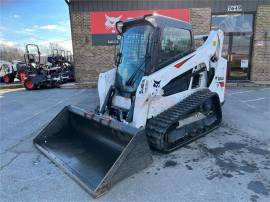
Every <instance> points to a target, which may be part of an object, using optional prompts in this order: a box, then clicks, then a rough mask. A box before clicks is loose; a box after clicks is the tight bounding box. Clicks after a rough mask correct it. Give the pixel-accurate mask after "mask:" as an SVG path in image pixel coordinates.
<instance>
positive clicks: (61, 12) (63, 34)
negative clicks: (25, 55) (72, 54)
mask: <svg viewBox="0 0 270 202" xmlns="http://www.w3.org/2000/svg"><path fill="white" fill-rule="evenodd" d="M50 42H54V43H57V44H59V45H60V46H62V47H63V48H65V49H67V50H71V51H72V42H71V32H70V21H69V12H68V6H67V4H66V3H65V1H64V0H0V46H1V45H2V46H3V45H6V46H11V47H18V48H22V49H24V46H25V44H27V43H35V44H37V45H39V46H41V47H42V46H43V47H46V46H48V45H49V43H50Z"/></svg>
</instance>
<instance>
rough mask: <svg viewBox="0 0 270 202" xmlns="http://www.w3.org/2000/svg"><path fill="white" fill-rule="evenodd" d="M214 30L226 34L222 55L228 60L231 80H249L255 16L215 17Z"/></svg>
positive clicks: (228, 74) (228, 75)
mask: <svg viewBox="0 0 270 202" xmlns="http://www.w3.org/2000/svg"><path fill="white" fill-rule="evenodd" d="M212 29H222V30H223V31H224V33H225V38H224V44H223V52H222V55H223V57H224V58H226V59H227V60H228V72H227V78H228V79H229V80H249V78H250V77H249V76H250V68H251V46H252V36H253V14H233V15H232V14H230V15H229V14H228V15H213V16H212Z"/></svg>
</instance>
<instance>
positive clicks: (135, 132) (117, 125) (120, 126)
mask: <svg viewBox="0 0 270 202" xmlns="http://www.w3.org/2000/svg"><path fill="white" fill-rule="evenodd" d="M65 110H68V111H69V112H72V113H74V114H77V115H80V116H83V117H85V118H87V119H90V120H94V121H95V122H97V123H99V124H102V125H104V126H105V127H111V128H112V129H114V130H121V131H123V133H127V134H129V135H131V137H130V141H129V142H128V144H127V145H126V146H125V147H124V149H123V151H122V152H121V154H120V155H119V156H118V157H117V159H116V160H115V162H114V163H113V165H112V166H111V167H110V169H109V170H108V171H107V173H106V174H105V176H104V177H103V178H102V180H101V181H100V183H99V184H98V185H97V186H96V188H95V189H91V188H90V187H89V186H88V185H87V184H86V183H85V182H83V180H81V179H80V177H78V175H76V174H77V173H76V171H73V170H72V168H71V167H70V166H68V165H66V163H65V162H64V161H62V160H61V159H60V158H58V157H57V156H56V155H55V154H54V153H53V152H50V151H49V150H48V149H47V148H46V146H44V147H43V146H42V142H41V141H40V140H39V139H38V138H39V137H41V136H46V135H45V134H43V131H44V130H45V129H46V128H47V127H50V125H51V124H52V123H53V122H54V121H57V118H58V115H59V114H61V113H63V112H64V111H65ZM144 134H145V132H144V130H142V129H137V128H135V127H132V126H129V125H127V124H124V123H121V122H118V121H116V120H110V121H108V120H107V118H106V117H103V116H100V115H97V114H94V113H92V112H87V111H86V110H83V109H81V108H78V107H76V106H72V105H68V106H66V107H64V108H63V109H62V110H61V111H60V112H59V113H58V114H57V115H56V116H55V117H54V118H53V119H52V120H51V121H49V122H47V124H45V125H44V126H43V127H42V128H41V129H39V130H38V131H36V132H34V136H35V138H34V139H33V144H34V146H35V147H36V148H37V149H38V150H39V151H40V152H41V153H43V154H44V155H45V156H46V157H47V158H48V159H49V160H51V161H52V162H53V163H54V164H55V165H56V166H58V167H59V168H60V169H61V170H62V171H63V172H64V173H65V174H67V175H68V176H69V177H71V178H72V179H73V180H74V181H75V182H76V183H78V184H79V185H80V186H81V187H82V188H83V189H84V190H85V191H86V192H87V193H90V194H91V195H92V196H93V197H94V198H97V197H100V196H102V195H103V194H105V193H106V192H107V191H108V189H107V188H106V187H105V189H103V186H102V185H103V183H105V185H108V186H109V187H111V185H112V184H110V179H111V178H112V177H113V175H114V174H115V173H116V172H117V169H118V167H119V166H120V165H121V163H123V162H124V161H125V160H126V159H125V158H126V156H127V155H128V154H129V153H128V152H129V151H131V150H132V149H133V148H134V147H135V146H136V145H135V144H133V142H134V141H135V139H136V137H138V136H140V135H144ZM149 150H150V149H149Z"/></svg>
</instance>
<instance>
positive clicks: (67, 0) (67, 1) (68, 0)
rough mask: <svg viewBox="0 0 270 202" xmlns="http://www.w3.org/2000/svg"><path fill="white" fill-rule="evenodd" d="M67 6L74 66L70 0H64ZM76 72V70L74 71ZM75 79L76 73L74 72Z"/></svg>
mask: <svg viewBox="0 0 270 202" xmlns="http://www.w3.org/2000/svg"><path fill="white" fill-rule="evenodd" d="M65 2H66V4H67V6H68V11H69V22H70V32H71V43H72V53H73V54H72V59H73V63H74V66H75V67H76V65H75V64H76V62H75V58H74V45H73V31H72V30H73V28H72V21H71V9H70V0H65ZM75 72H76V71H75ZM75 79H76V73H75Z"/></svg>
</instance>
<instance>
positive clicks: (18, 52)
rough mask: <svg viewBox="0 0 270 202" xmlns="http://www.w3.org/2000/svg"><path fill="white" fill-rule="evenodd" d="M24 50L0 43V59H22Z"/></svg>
mask: <svg viewBox="0 0 270 202" xmlns="http://www.w3.org/2000/svg"><path fill="white" fill-rule="evenodd" d="M23 56H24V52H23V50H22V49H20V48H15V47H10V46H5V45H2V44H1V47H0V59H1V60H6V61H12V60H23Z"/></svg>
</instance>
